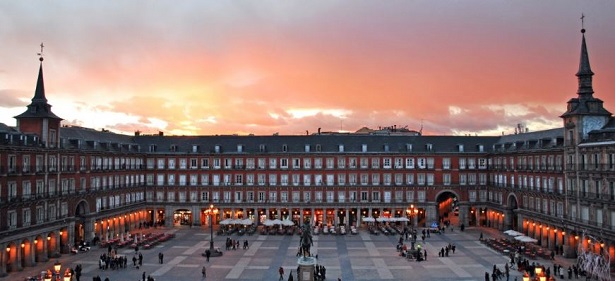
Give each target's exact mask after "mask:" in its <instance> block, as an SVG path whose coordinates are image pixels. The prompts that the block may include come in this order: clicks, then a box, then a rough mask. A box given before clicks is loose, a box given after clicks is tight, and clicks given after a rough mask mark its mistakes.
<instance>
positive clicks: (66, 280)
mask: <svg viewBox="0 0 615 281" xmlns="http://www.w3.org/2000/svg"><path fill="white" fill-rule="evenodd" d="M71 277H72V275H71V274H70V269H69V268H67V269H66V271H64V281H70V279H71Z"/></svg>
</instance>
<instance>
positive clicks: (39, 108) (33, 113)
mask: <svg viewBox="0 0 615 281" xmlns="http://www.w3.org/2000/svg"><path fill="white" fill-rule="evenodd" d="M43 47H45V46H44V45H43V43H41V52H40V53H38V56H39V58H38V60H39V61H40V65H39V68H38V79H37V80H36V89H35V90H34V97H33V98H32V102H31V103H30V104H29V105H28V109H27V110H26V111H25V112H24V113H22V114H19V115H17V116H15V118H18V119H19V118H53V119H59V120H62V118H60V117H58V116H56V115H55V114H53V112H52V111H51V105H50V104H49V103H47V98H46V97H45V81H44V80H43Z"/></svg>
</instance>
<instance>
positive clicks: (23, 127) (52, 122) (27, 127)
mask: <svg viewBox="0 0 615 281" xmlns="http://www.w3.org/2000/svg"><path fill="white" fill-rule="evenodd" d="M43 47H44V45H43V43H41V52H40V53H38V56H39V59H38V60H39V61H40V65H39V68H38V78H37V80H36V89H35V90H34V97H33V98H32V102H31V103H30V104H29V105H28V106H27V107H28V109H26V111H25V112H23V113H22V114H19V115H17V116H15V119H17V130H19V131H20V132H23V133H33V134H36V135H38V136H39V137H40V138H41V139H42V141H43V143H45V144H46V145H48V146H55V144H57V143H58V141H59V137H60V136H59V130H60V121H62V118H60V117H58V116H57V115H55V114H54V113H53V112H52V111H51V105H50V104H49V103H47V98H46V97H45V82H44V80H43Z"/></svg>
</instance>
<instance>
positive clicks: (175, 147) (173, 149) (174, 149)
mask: <svg viewBox="0 0 615 281" xmlns="http://www.w3.org/2000/svg"><path fill="white" fill-rule="evenodd" d="M171 152H177V145H176V144H172V145H171Z"/></svg>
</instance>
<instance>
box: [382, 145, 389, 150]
mask: <svg viewBox="0 0 615 281" xmlns="http://www.w3.org/2000/svg"><path fill="white" fill-rule="evenodd" d="M382 149H383V150H384V152H389V145H388V144H385V145H383V146H382Z"/></svg>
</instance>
